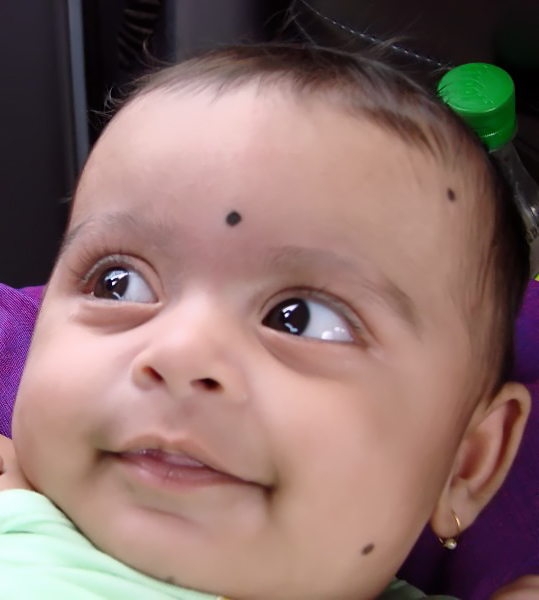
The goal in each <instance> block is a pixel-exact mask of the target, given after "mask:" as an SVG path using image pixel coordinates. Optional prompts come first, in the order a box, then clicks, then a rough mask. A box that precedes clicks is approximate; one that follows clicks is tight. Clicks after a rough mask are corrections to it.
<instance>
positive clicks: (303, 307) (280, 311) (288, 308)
mask: <svg viewBox="0 0 539 600" xmlns="http://www.w3.org/2000/svg"><path fill="white" fill-rule="evenodd" d="M309 319H310V314H309V308H308V306H307V303H306V302H305V300H301V299H300V298H289V299H288V300H284V301H283V302H281V303H280V304H278V305H277V306H276V307H275V308H274V309H273V310H271V311H270V313H269V314H268V316H267V317H266V318H265V319H264V321H263V325H265V326H266V327H271V328H272V329H276V330H277V331H284V332H285V333H291V334H292V335H301V334H302V333H303V332H304V331H305V329H306V328H307V325H308V324H309Z"/></svg>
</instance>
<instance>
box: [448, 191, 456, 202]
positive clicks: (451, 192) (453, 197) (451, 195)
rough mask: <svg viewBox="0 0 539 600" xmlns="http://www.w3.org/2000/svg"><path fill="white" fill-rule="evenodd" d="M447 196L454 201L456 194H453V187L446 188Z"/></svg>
mask: <svg viewBox="0 0 539 600" xmlns="http://www.w3.org/2000/svg"><path fill="white" fill-rule="evenodd" d="M447 197H448V198H449V200H451V202H454V201H455V200H456V199H457V194H455V190H454V189H453V188H447Z"/></svg>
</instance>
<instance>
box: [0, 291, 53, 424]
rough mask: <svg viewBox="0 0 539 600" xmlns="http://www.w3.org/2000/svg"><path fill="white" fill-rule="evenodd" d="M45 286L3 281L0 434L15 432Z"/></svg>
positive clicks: (1, 304) (0, 354)
mask: <svg viewBox="0 0 539 600" xmlns="http://www.w3.org/2000/svg"><path fill="white" fill-rule="evenodd" d="M42 291H43V288H41V287H35V288H25V289H23V290H14V289H12V288H10V287H7V286H5V285H3V284H1V283H0V434H2V435H7V436H11V413H12V411H13V402H14V400H15V395H16V393H17V388H18V386H19V381H20V379H21V374H22V369H23V366H24V361H25V360H26V353H27V352H28V346H29V345H30V340H31V338H32V331H33V329H34V321H35V318H36V314H37V309H38V307H39V302H40V299H41V294H42Z"/></svg>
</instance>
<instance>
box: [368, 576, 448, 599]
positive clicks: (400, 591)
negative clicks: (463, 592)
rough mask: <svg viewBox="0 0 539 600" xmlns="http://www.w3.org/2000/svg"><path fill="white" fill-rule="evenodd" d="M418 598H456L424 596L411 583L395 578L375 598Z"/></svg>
mask: <svg viewBox="0 0 539 600" xmlns="http://www.w3.org/2000/svg"><path fill="white" fill-rule="evenodd" d="M419 598H423V599H424V598H431V599H432V600H434V599H435V598H437V599H438V600H457V599H456V598H453V596H426V595H425V594H424V593H423V592H421V591H420V590H418V589H417V588H415V587H414V586H413V585H410V584H409V583H406V582H405V581H400V580H398V579H395V581H393V583H392V584H391V585H390V586H389V587H388V588H387V590H386V591H385V592H384V593H383V594H382V595H381V596H378V598H377V600H417V599H419Z"/></svg>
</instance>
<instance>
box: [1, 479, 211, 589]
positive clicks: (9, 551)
mask: <svg viewBox="0 0 539 600" xmlns="http://www.w3.org/2000/svg"><path fill="white" fill-rule="evenodd" d="M0 598H2V600H22V599H24V600H34V599H39V600H63V599H64V598H65V599H69V600H98V599H99V600H104V599H110V600H215V596H213V595H212V596H210V595H208V594H201V593H199V592H193V591H190V590H185V589H182V588H179V587H177V586H174V585H170V584H168V583H164V582H161V581H158V580H156V579H152V578H151V577H148V576H146V575H143V574H142V573H139V572H138V571H135V570H133V569H131V568H129V567H127V566H126V565H124V564H122V563H120V562H119V561H117V560H115V559H114V558H112V557H110V556H107V555H106V554H103V552H100V551H99V550H97V549H96V548H95V547H94V546H93V545H92V544H91V543H90V542H89V541H88V540H87V539H86V538H85V537H84V536H83V535H82V534H81V533H80V532H79V531H78V530H77V529H76V528H75V526H74V525H73V524H72V523H71V521H69V519H67V518H66V516H65V515H64V514H63V513H62V512H61V511H59V510H58V509H57V508H56V507H55V506H54V505H53V504H52V503H51V502H50V501H49V500H48V499H47V498H45V496H42V495H41V494H37V493H36V492H30V491H28V490H7V491H3V492H0Z"/></svg>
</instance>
